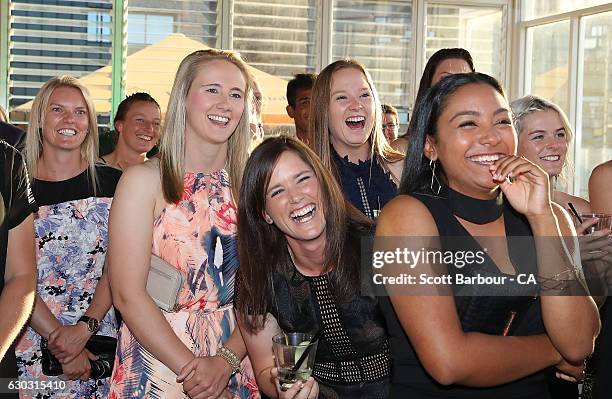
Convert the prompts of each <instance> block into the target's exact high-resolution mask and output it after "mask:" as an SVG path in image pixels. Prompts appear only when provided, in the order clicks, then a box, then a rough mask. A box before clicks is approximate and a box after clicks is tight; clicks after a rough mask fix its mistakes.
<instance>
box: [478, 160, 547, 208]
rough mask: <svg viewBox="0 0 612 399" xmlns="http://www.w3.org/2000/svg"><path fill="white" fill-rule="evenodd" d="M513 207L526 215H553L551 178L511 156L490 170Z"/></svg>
mask: <svg viewBox="0 0 612 399" xmlns="http://www.w3.org/2000/svg"><path fill="white" fill-rule="evenodd" d="M489 171H490V172H491V175H492V176H493V181H495V182H496V183H498V184H499V187H500V188H501V190H502V192H503V193H504V196H505V197H506V198H507V199H508V201H509V202H510V205H512V207H513V208H514V209H516V210H517V211H518V212H520V213H522V214H524V215H525V216H527V217H529V216H541V215H546V214H551V213H552V207H551V202H550V201H551V200H550V188H549V181H548V175H547V174H546V172H544V170H542V168H540V167H539V166H537V165H535V164H534V163H532V162H530V161H528V160H527V159H525V158H523V157H517V156H514V155H509V156H507V157H505V158H502V159H500V160H498V161H496V162H495V163H494V164H493V165H491V166H490V167H489Z"/></svg>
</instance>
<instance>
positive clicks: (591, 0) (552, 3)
mask: <svg viewBox="0 0 612 399" xmlns="http://www.w3.org/2000/svg"><path fill="white" fill-rule="evenodd" d="M608 2H609V0H546V1H536V0H523V1H522V2H521V6H522V13H521V15H522V18H523V20H529V19H536V18H541V17H545V16H547V15H554V14H560V13H564V12H568V11H574V10H579V9H581V8H587V7H593V6H598V5H600V4H606V3H608Z"/></svg>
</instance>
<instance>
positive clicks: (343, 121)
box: [309, 60, 404, 219]
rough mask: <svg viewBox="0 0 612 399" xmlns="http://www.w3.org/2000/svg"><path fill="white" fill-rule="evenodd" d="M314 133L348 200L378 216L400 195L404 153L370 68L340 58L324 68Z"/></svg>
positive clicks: (315, 103)
mask: <svg viewBox="0 0 612 399" xmlns="http://www.w3.org/2000/svg"><path fill="white" fill-rule="evenodd" d="M311 104H312V110H311V114H310V125H309V130H310V136H311V137H313V144H312V147H313V149H314V151H315V152H316V153H317V155H318V156H319V157H320V158H321V160H322V161H323V164H324V165H325V166H326V167H327V168H329V169H330V170H332V171H333V172H334V175H335V176H336V178H337V179H338V182H339V183H340V184H341V186H342V191H343V192H344V195H345V196H346V198H347V200H349V202H351V203H352V204H353V205H354V206H355V207H356V208H357V209H359V210H360V211H361V212H362V213H364V214H365V215H366V216H368V217H369V218H371V219H374V218H376V217H377V216H378V213H379V212H380V210H381V209H382V207H383V206H384V205H385V204H386V203H387V201H389V200H390V199H391V198H393V196H394V195H395V191H396V190H397V185H398V183H399V180H400V178H401V170H402V162H401V161H402V160H403V159H404V156H403V155H402V154H401V153H399V152H397V151H395V150H394V149H393V148H392V147H391V146H390V145H389V143H388V142H387V140H386V139H385V136H384V134H383V131H382V108H381V104H380V100H379V99H378V94H377V93H376V88H375V87H374V83H373V82H372V78H371V76H370V74H369V73H368V71H366V69H365V68H364V66H363V65H361V64H360V63H359V62H358V61H355V60H338V61H336V62H334V63H332V64H330V65H328V66H327V67H325V69H323V71H321V73H320V74H319V76H318V77H317V80H316V82H315V85H314V87H313V89H312V98H311Z"/></svg>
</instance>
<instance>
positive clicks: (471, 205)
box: [448, 187, 504, 224]
mask: <svg viewBox="0 0 612 399" xmlns="http://www.w3.org/2000/svg"><path fill="white" fill-rule="evenodd" d="M448 203H449V205H450V208H451V211H452V212H453V214H454V215H456V216H459V217H460V218H461V219H463V220H467V221H468V222H472V223H476V224H486V223H491V222H492V221H494V220H497V219H499V218H500V216H501V215H502V212H503V209H504V208H503V203H504V202H503V196H502V194H501V192H500V193H499V195H498V196H497V197H495V198H493V199H490V200H481V199H477V198H472V197H468V196H467V195H465V194H461V193H460V192H457V191H455V190H453V189H452V188H450V187H449V188H448Z"/></svg>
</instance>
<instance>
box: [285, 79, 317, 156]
mask: <svg viewBox="0 0 612 399" xmlns="http://www.w3.org/2000/svg"><path fill="white" fill-rule="evenodd" d="M316 78H317V75H315V74H312V73H298V74H297V75H295V77H294V78H293V79H291V80H290V81H289V83H288V84H287V102H288V103H289V105H287V114H288V115H289V116H290V117H291V118H293V122H294V123H295V134H296V135H297V138H298V139H300V140H301V141H302V142H303V143H306V144H308V142H309V140H308V119H309V116H310V93H311V92H312V86H314V82H315V80H316Z"/></svg>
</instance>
